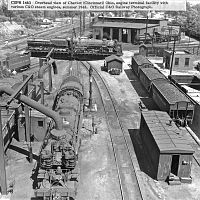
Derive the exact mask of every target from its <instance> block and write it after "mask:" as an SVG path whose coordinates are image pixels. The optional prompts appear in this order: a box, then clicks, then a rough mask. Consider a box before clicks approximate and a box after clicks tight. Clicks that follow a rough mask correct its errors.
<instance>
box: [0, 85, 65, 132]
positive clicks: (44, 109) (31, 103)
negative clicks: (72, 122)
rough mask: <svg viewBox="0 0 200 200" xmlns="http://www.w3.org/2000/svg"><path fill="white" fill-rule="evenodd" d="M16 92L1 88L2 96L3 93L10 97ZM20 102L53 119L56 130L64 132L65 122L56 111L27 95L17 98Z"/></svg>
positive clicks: (8, 88)
mask: <svg viewBox="0 0 200 200" xmlns="http://www.w3.org/2000/svg"><path fill="white" fill-rule="evenodd" d="M14 92H15V91H14V90H13V89H12V88H10V87H4V86H0V94H2V93H6V94H8V95H10V96H11V95H12V94H14ZM17 99H18V100H20V101H21V102H23V103H24V104H26V105H27V106H30V107H31V108H34V109H36V110H37V111H39V112H41V113H43V114H45V115H46V116H48V117H50V118H52V119H53V120H54V122H55V126H56V127H55V128H56V129H57V130H62V128H63V122H62V118H61V117H60V115H59V114H58V113H56V112H55V111H53V110H51V109H49V108H47V107H45V106H43V105H42V104H40V103H38V102H36V101H34V100H32V99H30V98H29V97H27V96H25V95H20V96H19V97H17Z"/></svg>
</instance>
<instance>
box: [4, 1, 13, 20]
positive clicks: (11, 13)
mask: <svg viewBox="0 0 200 200" xmlns="http://www.w3.org/2000/svg"><path fill="white" fill-rule="evenodd" d="M2 11H3V13H4V15H5V16H6V17H9V19H10V22H12V17H14V16H15V15H14V12H13V11H11V10H8V7H7V5H6V4H2Z"/></svg>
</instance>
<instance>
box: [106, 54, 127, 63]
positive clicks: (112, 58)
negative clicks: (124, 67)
mask: <svg viewBox="0 0 200 200" xmlns="http://www.w3.org/2000/svg"><path fill="white" fill-rule="evenodd" d="M113 60H118V61H120V62H124V60H123V59H122V58H121V57H119V56H116V55H111V56H108V57H106V58H105V61H106V62H111V61H113Z"/></svg>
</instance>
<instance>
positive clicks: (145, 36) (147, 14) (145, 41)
mask: <svg viewBox="0 0 200 200" xmlns="http://www.w3.org/2000/svg"><path fill="white" fill-rule="evenodd" d="M148 21H149V17H148V14H147V19H146V31H145V43H146V40H147V28H148Z"/></svg>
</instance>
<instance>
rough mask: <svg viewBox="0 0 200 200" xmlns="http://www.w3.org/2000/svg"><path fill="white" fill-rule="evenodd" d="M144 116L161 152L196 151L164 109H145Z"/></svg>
mask: <svg viewBox="0 0 200 200" xmlns="http://www.w3.org/2000/svg"><path fill="white" fill-rule="evenodd" d="M142 115H143V118H144V120H145V122H146V124H147V127H148V129H149V130H150V132H151V134H152V136H153V138H154V140H155V142H156V144H157V146H158V148H159V150H160V153H180V154H181V153H194V150H193V149H192V147H191V146H190V144H189V143H188V142H187V140H186V138H185V136H184V135H182V134H181V133H182V132H181V130H180V129H179V128H178V127H177V126H176V125H175V123H174V122H172V123H171V125H170V124H169V121H170V120H171V118H170V116H169V115H168V114H167V113H166V112H162V111H155V110H154V111H143V112H142Z"/></svg>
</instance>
